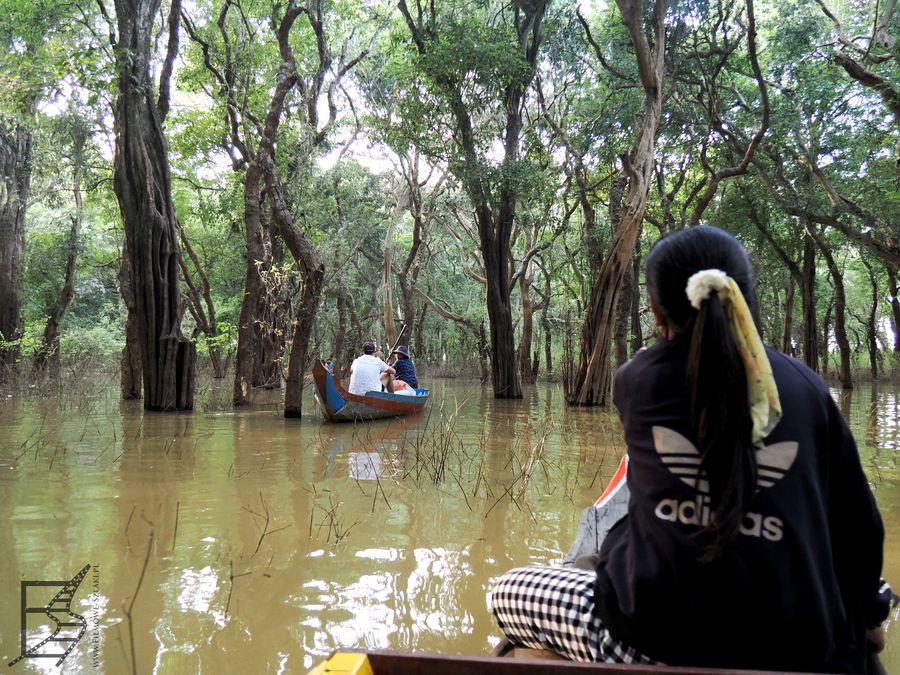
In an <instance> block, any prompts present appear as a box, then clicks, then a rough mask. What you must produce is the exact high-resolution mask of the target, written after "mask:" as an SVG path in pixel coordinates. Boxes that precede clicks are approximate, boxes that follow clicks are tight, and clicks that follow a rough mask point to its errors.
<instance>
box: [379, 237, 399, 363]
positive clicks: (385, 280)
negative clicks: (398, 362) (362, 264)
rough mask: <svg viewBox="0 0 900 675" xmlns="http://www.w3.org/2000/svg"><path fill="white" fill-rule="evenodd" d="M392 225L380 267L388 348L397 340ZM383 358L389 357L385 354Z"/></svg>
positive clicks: (383, 315) (385, 338)
mask: <svg viewBox="0 0 900 675" xmlns="http://www.w3.org/2000/svg"><path fill="white" fill-rule="evenodd" d="M393 249H394V224H393V223H390V224H388V227H387V232H386V233H385V235H384V261H383V264H382V266H381V292H382V303H383V313H382V317H383V318H384V340H385V342H386V343H387V345H388V347H389V348H390V347H393V345H394V340H396V339H397V329H396V328H395V327H394V292H393V283H392V281H393V275H394V267H393V263H392V258H393V254H394V251H393ZM385 356H388V357H389V356H390V354H386V355H385Z"/></svg>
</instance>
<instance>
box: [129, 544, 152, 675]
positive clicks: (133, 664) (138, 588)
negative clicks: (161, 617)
mask: <svg viewBox="0 0 900 675" xmlns="http://www.w3.org/2000/svg"><path fill="white" fill-rule="evenodd" d="M152 548H153V530H152V529H151V530H150V538H149V539H148V540H147V554H146V555H145V556H144V564H143V565H142V566H141V574H140V576H139V577H138V582H137V586H136V587H135V589H134V594H133V595H132V596H131V603H130V604H129V605H128V608H127V609H125V620H126V621H127V622H128V641H129V645H130V647H131V672H132V674H133V675H137V656H136V654H135V651H134V621H133V620H132V618H131V617H132V611H133V610H134V603H135V601H136V600H137V597H138V593H140V592H141V585H142V584H143V583H144V573H145V572H146V571H147V563H148V562H149V561H150V551H151V550H152ZM123 609H124V606H123Z"/></svg>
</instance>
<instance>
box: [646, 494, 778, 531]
mask: <svg viewBox="0 0 900 675" xmlns="http://www.w3.org/2000/svg"><path fill="white" fill-rule="evenodd" d="M709 504H710V501H709V497H707V496H701V495H697V498H696V499H694V500H684V501H682V502H679V501H678V500H677V499H663V500H660V502H659V504H657V505H656V510H655V511H654V513H655V514H656V517H657V518H659V519H660V520H666V521H668V522H670V523H676V522H680V523H682V524H684V525H700V526H706V525H709V523H710V521H711V520H712V513H711V512H710V507H709ZM783 528H784V522H783V521H782V520H781V518H777V517H775V516H765V517H763V516H762V515H761V514H759V513H753V512H748V513H745V514H744V519H743V520H742V521H741V529H740V532H741V534H743V535H746V536H748V537H764V538H765V539H768V540H769V541H781V540H782V539H783V538H784V531H783Z"/></svg>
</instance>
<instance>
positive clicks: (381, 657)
mask: <svg viewBox="0 0 900 675" xmlns="http://www.w3.org/2000/svg"><path fill="white" fill-rule="evenodd" d="M325 673H334V674H335V675H337V673H341V674H343V675H351V674H353V675H385V674H389V675H413V673H415V674H416V675H421V673H428V674H429V675H470V674H471V673H491V675H553V674H556V673H560V674H562V673H616V674H618V675H689V674H695V675H764V674H763V671H758V670H756V671H754V670H721V669H709V668H677V667H672V666H644V665H634V664H631V665H623V664H618V663H575V662H573V661H548V660H543V659H532V658H518V657H517V658H512V659H509V658H497V657H490V656H443V655H437V654H401V653H399V652H390V651H383V650H379V649H373V650H368V651H365V650H346V651H341V652H336V653H334V654H332V655H331V656H330V657H329V658H328V660H327V661H324V662H323V663H320V664H319V665H318V666H316V667H315V668H313V669H312V670H311V671H309V675H324V674H325ZM769 675H774V673H769ZM781 675H785V673H781Z"/></svg>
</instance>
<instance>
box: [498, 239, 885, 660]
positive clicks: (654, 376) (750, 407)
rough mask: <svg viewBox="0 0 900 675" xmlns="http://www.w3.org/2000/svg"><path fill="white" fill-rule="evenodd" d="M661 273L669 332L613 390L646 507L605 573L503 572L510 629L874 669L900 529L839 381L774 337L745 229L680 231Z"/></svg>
mask: <svg viewBox="0 0 900 675" xmlns="http://www.w3.org/2000/svg"><path fill="white" fill-rule="evenodd" d="M646 271H647V290H648V293H649V296H650V306H651V309H652V311H653V314H654V316H655V318H656V321H657V323H658V325H659V329H660V334H661V336H662V337H661V338H660V339H659V341H658V342H657V344H655V345H654V346H653V347H650V348H649V349H644V350H641V351H640V352H638V353H637V354H636V355H635V357H634V358H633V359H632V360H631V361H630V362H628V363H627V364H625V365H624V366H622V368H620V369H619V371H618V372H617V373H616V377H615V383H614V385H615V386H614V396H613V399H614V402H615V405H616V407H617V408H618V412H619V417H620V418H621V420H622V424H623V426H624V430H625V442H626V445H627V448H628V458H629V461H628V470H627V482H628V487H629V489H630V497H629V502H628V515H627V516H626V517H625V518H623V519H622V520H620V521H619V522H618V523H617V524H616V525H615V526H614V527H613V528H612V530H610V532H609V534H608V535H607V536H606V538H605V540H604V541H603V542H602V545H601V547H600V553H599V559H598V561H597V562H596V566H595V568H594V570H593V571H585V570H582V569H575V568H565V567H526V568H520V569H516V570H512V571H511V572H508V573H507V574H505V575H503V576H502V577H501V578H500V579H499V580H498V582H497V583H496V585H495V587H494V588H493V590H492V592H491V596H490V600H491V606H492V610H493V612H494V615H495V617H496V619H497V622H498V624H499V626H500V628H501V629H502V630H503V632H504V633H505V634H506V637H507V638H508V639H509V640H510V641H511V642H512V643H513V644H514V645H516V646H523V647H531V648H543V649H551V650H553V651H556V652H558V653H560V654H562V655H563V656H565V657H566V658H569V659H573V660H578V661H608V662H626V663H627V662H640V663H652V662H662V663H665V664H668V665H683V666H694V667H713V668H750V669H759V670H792V671H803V672H807V671H813V672H830V673H864V672H866V652H867V650H870V649H875V650H877V649H878V648H879V646H883V631H882V629H881V623H882V622H883V621H884V619H885V618H886V616H887V613H888V607H889V603H890V597H891V593H890V588H889V587H888V586H887V584H886V583H883V582H882V581H881V580H880V574H881V567H882V555H883V545H884V527H883V524H882V521H881V517H880V515H879V513H878V509H877V507H876V504H875V500H874V497H873V495H872V491H871V489H870V488H869V483H868V480H867V479H866V475H865V473H864V472H863V469H862V466H861V464H860V458H859V453H858V451H857V448H856V443H855V441H854V439H853V436H852V435H851V433H850V430H849V429H848V427H847V424H846V422H845V421H844V419H843V418H842V417H841V414H840V412H839V410H838V408H837V406H836V405H835V402H834V400H833V399H832V397H831V394H830V393H829V390H828V387H827V386H826V385H825V383H824V382H823V381H822V379H821V378H820V377H819V376H818V375H816V374H815V373H814V372H812V371H811V370H810V369H809V368H807V367H806V366H805V365H803V364H802V363H800V362H799V361H797V360H795V359H793V358H790V357H788V356H785V355H784V354H780V353H778V352H776V351H774V350H772V349H767V348H764V347H763V345H762V344H761V342H760V338H759V335H758V334H757V330H756V326H755V325H754V322H753V318H752V313H751V308H752V307H753V304H754V295H753V288H754V285H753V279H752V273H751V268H750V263H749V260H748V258H747V254H746V252H745V251H744V249H743V247H742V246H741V245H740V243H738V241H737V240H736V239H735V238H734V237H732V236H731V235H730V234H728V233H726V232H724V231H722V230H718V229H715V228H710V227H693V228H688V229H685V230H681V231H678V232H676V233H673V234H670V235H668V236H666V237H663V238H662V239H660V240H659V241H658V242H657V243H656V244H655V245H654V246H653V248H652V249H651V251H650V253H649V255H648V257H647V270H646ZM867 644H868V645H869V646H867Z"/></svg>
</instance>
